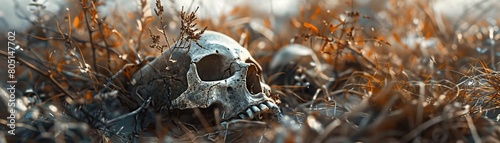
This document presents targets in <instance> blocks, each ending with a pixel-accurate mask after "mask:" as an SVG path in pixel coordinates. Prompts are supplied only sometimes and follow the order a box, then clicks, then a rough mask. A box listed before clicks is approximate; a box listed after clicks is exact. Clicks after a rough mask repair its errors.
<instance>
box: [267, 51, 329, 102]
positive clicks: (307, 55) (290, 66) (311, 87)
mask: <svg viewBox="0 0 500 143" xmlns="http://www.w3.org/2000/svg"><path fill="white" fill-rule="evenodd" d="M269 69H270V73H273V74H277V75H276V76H272V78H271V80H270V81H271V83H272V84H277V85H293V86H301V87H304V88H305V89H306V92H307V93H310V94H314V93H315V92H316V90H317V89H318V88H322V86H323V85H327V87H328V86H329V85H330V84H331V83H332V82H333V81H334V79H333V78H331V75H332V73H331V72H332V71H333V69H332V68H331V67H330V66H329V65H328V64H324V63H323V62H322V60H321V59H320V58H319V57H318V56H316V54H315V52H314V51H313V50H312V49H311V48H308V47H306V46H303V45H299V44H291V45H287V46H285V47H283V48H281V49H280V50H279V51H278V52H276V54H275V55H274V57H273V59H272V60H271V63H270V65H269ZM305 99H308V98H305Z"/></svg>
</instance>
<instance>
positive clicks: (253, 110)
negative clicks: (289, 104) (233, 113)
mask: <svg viewBox="0 0 500 143" xmlns="http://www.w3.org/2000/svg"><path fill="white" fill-rule="evenodd" d="M270 109H272V110H276V109H277V110H279V108H278V106H277V105H276V104H274V103H272V102H269V101H266V102H264V103H260V104H258V105H252V106H250V107H248V108H247V109H245V110H243V112H241V113H240V114H238V117H239V119H250V120H251V119H254V118H255V117H258V115H259V114H261V113H265V112H269V111H270Z"/></svg>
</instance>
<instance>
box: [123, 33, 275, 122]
mask: <svg viewBox="0 0 500 143" xmlns="http://www.w3.org/2000/svg"><path fill="white" fill-rule="evenodd" d="M132 84H133V85H134V87H135V88H134V90H133V91H132V93H133V94H136V95H137V97H138V98H137V99H138V100H139V101H143V100H146V98H149V97H151V98H152V102H151V106H152V107H153V108H155V110H156V111H168V110H170V109H181V110H183V109H191V108H208V107H209V106H213V105H216V106H217V107H218V108H219V109H220V117H221V119H222V120H229V119H238V118H243V119H248V118H250V119H252V118H254V117H255V115H256V114H259V113H260V112H263V111H266V110H269V109H273V110H270V111H274V112H273V113H276V114H280V113H279V108H278V107H277V106H276V104H275V103H274V100H272V99H271V98H270V97H268V95H269V94H270V91H269V90H270V88H269V86H267V85H266V84H265V83H264V80H263V77H262V68H261V66H260V65H259V64H258V63H257V62H256V61H255V60H254V59H253V58H252V56H251V55H250V53H249V52H248V51H247V50H246V49H245V48H243V47H242V46H241V45H239V44H238V43H237V42H236V41H234V40H233V39H231V38H230V37H228V36H226V35H223V34H221V33H217V32H213V31H205V32H204V33H203V34H202V35H201V37H200V39H198V40H196V41H194V40H192V41H184V42H177V43H176V44H174V46H172V47H170V48H169V49H167V50H166V51H165V52H164V53H162V55H160V56H159V57H157V58H156V59H154V60H153V61H151V62H150V63H148V64H147V65H145V66H144V67H142V68H141V69H140V70H139V71H138V72H136V73H135V74H134V76H133V80H132Z"/></svg>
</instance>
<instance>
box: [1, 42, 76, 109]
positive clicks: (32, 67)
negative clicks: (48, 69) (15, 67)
mask: <svg viewBox="0 0 500 143" xmlns="http://www.w3.org/2000/svg"><path fill="white" fill-rule="evenodd" d="M0 55H2V56H4V57H8V56H9V54H8V53H7V52H5V51H2V50H0ZM17 61H19V62H21V63H22V64H24V65H26V66H28V67H29V68H31V69H33V70H35V71H36V72H38V73H39V74H41V75H43V76H44V77H46V78H48V79H49V80H50V81H52V82H53V83H54V84H55V85H56V87H57V88H58V89H59V90H61V91H62V92H64V94H66V95H68V96H69V98H71V99H73V100H74V98H73V94H71V93H70V92H69V91H67V90H66V89H64V88H63V87H62V85H61V84H60V83H59V82H57V81H56V80H55V79H54V78H53V77H52V74H51V73H48V74H47V73H45V72H43V71H42V70H40V69H38V68H37V67H36V66H34V65H32V64H31V63H29V62H27V61H25V60H24V59H21V58H18V59H17Z"/></svg>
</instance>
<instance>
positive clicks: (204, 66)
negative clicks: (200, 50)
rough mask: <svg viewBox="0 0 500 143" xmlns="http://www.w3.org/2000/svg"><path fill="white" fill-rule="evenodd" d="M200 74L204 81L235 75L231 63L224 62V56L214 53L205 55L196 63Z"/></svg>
mask: <svg viewBox="0 0 500 143" xmlns="http://www.w3.org/2000/svg"><path fill="white" fill-rule="evenodd" d="M196 70H197V71H198V76H199V77H200V79H201V80H203V81H218V80H223V79H226V78H229V77H231V76H232V75H234V70H232V69H231V66H230V65H229V63H224V60H223V57H222V56H220V55H218V54H212V55H208V56H205V57H203V58H202V59H200V61H198V62H197V63H196Z"/></svg>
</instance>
